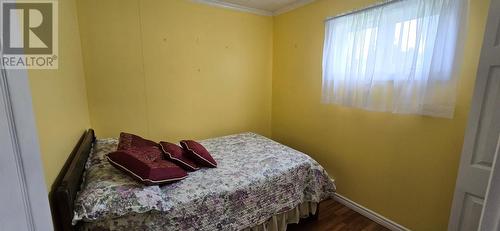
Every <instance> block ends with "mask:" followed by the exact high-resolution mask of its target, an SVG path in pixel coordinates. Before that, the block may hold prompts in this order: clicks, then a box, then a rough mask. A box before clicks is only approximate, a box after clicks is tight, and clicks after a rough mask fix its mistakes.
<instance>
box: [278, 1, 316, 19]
mask: <svg viewBox="0 0 500 231" xmlns="http://www.w3.org/2000/svg"><path fill="white" fill-rule="evenodd" d="M314 1H316V0H300V1H297V2H295V3H293V4H290V5H287V6H285V7H283V8H281V9H278V10H275V11H274V12H273V15H274V16H276V15H280V14H284V13H286V12H289V11H292V10H295V9H297V8H299V7H302V6H305V5H307V4H309V3H312V2H314Z"/></svg>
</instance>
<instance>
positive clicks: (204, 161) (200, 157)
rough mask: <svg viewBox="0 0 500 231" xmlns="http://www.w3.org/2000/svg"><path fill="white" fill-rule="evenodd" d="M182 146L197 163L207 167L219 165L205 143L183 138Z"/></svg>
mask: <svg viewBox="0 0 500 231" xmlns="http://www.w3.org/2000/svg"><path fill="white" fill-rule="evenodd" d="M181 146H182V148H184V150H186V151H187V153H188V154H189V157H190V158H191V159H193V160H194V161H196V162H197V163H199V164H201V165H203V166H207V167H213V168H215V167H217V162H215V160H214V158H212V156H211V155H210V153H209V152H208V151H207V149H206V148H205V147H203V145H201V144H200V143H198V142H196V141H194V140H183V141H181Z"/></svg>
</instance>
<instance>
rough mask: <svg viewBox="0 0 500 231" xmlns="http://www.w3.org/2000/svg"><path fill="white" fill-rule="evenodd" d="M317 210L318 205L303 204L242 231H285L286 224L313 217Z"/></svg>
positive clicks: (311, 203) (312, 203)
mask: <svg viewBox="0 0 500 231" xmlns="http://www.w3.org/2000/svg"><path fill="white" fill-rule="evenodd" d="M317 208H318V203H314V202H304V203H301V204H300V205H298V206H297V207H295V208H293V209H291V210H289V211H288V212H284V213H280V214H277V215H274V216H273V217H271V218H269V220H267V221H266V222H264V223H262V224H260V225H256V226H254V227H251V228H247V229H244V230H243V231H286V227H287V225H288V224H298V223H299V220H300V219H301V218H307V217H309V216H310V215H315V214H316V211H317Z"/></svg>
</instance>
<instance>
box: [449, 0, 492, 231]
mask: <svg viewBox="0 0 500 231" xmlns="http://www.w3.org/2000/svg"><path fill="white" fill-rule="evenodd" d="M499 134H500V1H498V0H494V1H491V6H490V12H489V15H488V22H487V26H486V32H485V37H484V41H483V47H482V50H481V58H480V61H479V68H478V72H477V79H476V86H475V89H474V96H473V98H472V105H471V112H470V115H469V121H468V126H467V130H466V133H465V141H464V146H463V150H462V157H461V161H460V169H459V172H458V178H457V182H456V188H455V195H454V198H453V206H452V210H451V216H450V223H449V225H448V230H449V231H474V230H478V227H479V220H480V218H481V211H482V209H483V204H484V198H485V194H486V189H487V187H488V181H489V178H490V174H491V170H492V166H493V160H494V158H495V153H496V148H497V142H498V139H499Z"/></svg>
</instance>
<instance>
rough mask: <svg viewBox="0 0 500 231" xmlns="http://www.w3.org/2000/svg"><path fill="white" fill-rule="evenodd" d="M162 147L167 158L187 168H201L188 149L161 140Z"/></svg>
mask: <svg viewBox="0 0 500 231" xmlns="http://www.w3.org/2000/svg"><path fill="white" fill-rule="evenodd" d="M160 147H161V149H162V150H163V152H164V153H165V157H166V159H168V160H171V161H172V162H174V163H176V164H178V165H179V166H181V167H182V168H184V169H185V170H188V171H196V170H198V169H199V167H198V165H197V164H196V163H195V162H194V161H193V160H192V159H190V158H189V154H188V153H187V151H186V150H184V149H182V148H181V147H179V146H178V145H176V144H172V143H169V142H164V141H161V142H160Z"/></svg>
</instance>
